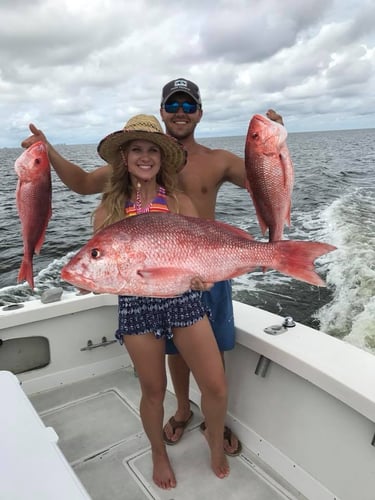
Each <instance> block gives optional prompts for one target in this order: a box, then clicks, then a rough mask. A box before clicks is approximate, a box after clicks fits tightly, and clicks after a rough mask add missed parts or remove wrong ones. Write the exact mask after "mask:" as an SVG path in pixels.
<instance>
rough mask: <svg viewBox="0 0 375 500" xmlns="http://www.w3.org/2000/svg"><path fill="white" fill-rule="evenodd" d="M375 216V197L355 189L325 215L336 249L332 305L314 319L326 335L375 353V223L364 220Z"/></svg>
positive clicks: (332, 262)
mask: <svg viewBox="0 0 375 500" xmlns="http://www.w3.org/2000/svg"><path fill="white" fill-rule="evenodd" d="M364 206H366V209H364ZM371 212H372V213H375V197H374V192H371V191H370V192H369V191H367V190H365V189H357V190H355V191H353V192H352V193H350V194H346V195H344V196H342V197H341V198H339V199H337V200H335V201H334V202H333V203H332V205H331V206H330V207H328V208H327V209H326V210H325V212H324V213H323V214H322V217H323V218H324V219H325V220H326V231H327V239H328V240H329V241H330V242H332V243H333V244H334V245H336V246H337V248H338V249H337V250H336V251H335V252H333V253H331V254H328V255H327V261H328V272H327V278H326V281H327V283H328V284H329V285H332V286H333V287H334V295H333V300H332V302H330V303H329V304H327V305H325V306H324V307H322V308H321V309H320V310H319V311H318V313H317V315H316V316H317V317H318V319H319V320H320V323H321V329H322V330H323V331H325V332H327V333H329V334H331V335H335V336H338V337H344V338H345V340H346V341H348V342H350V343H353V344H355V345H357V346H358V347H361V348H362V349H366V350H368V351H371V352H374V353H375V298H374V297H375V268H374V264H375V221H374V220H373V219H369V218H368V217H363V214H364V213H371Z"/></svg>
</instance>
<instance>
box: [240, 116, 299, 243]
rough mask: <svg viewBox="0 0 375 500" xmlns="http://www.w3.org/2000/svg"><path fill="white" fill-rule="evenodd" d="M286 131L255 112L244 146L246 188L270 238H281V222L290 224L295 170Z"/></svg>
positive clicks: (263, 230)
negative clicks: (287, 143)
mask: <svg viewBox="0 0 375 500" xmlns="http://www.w3.org/2000/svg"><path fill="white" fill-rule="evenodd" d="M286 138H287V131H286V128H285V127H284V126H283V125H281V124H280V123H276V122H275V121H272V120H269V119H268V118H266V117H265V116H261V115H254V116H253V117H252V119H251V120H250V123H249V129H248V132H247V137H246V145H245V166H246V173H247V189H248V191H249V193H250V195H251V197H252V200H253V203H254V206H255V210H256V214H257V217H258V221H259V225H260V228H261V230H262V232H263V234H265V232H266V231H267V229H268V230H269V241H271V242H272V241H278V240H282V239H283V231H284V225H285V224H287V225H288V226H290V209H291V197H292V190H293V183H294V171H293V165H292V161H291V159H290V154H289V150H288V147H287V145H286Z"/></svg>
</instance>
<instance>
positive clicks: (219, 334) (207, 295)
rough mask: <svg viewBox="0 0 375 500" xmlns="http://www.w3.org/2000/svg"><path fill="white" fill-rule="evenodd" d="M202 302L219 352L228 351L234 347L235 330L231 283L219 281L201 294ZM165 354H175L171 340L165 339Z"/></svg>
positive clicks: (175, 350) (175, 349)
mask: <svg viewBox="0 0 375 500" xmlns="http://www.w3.org/2000/svg"><path fill="white" fill-rule="evenodd" d="M202 301H203V304H204V307H205V308H206V310H209V311H210V315H209V320H210V323H211V327H212V330H213V331H214V335H215V339H216V342H217V345H218V346H219V350H220V351H221V352H223V351H230V350H231V349H233V348H234V345H235V328H234V315H233V302H232V282H231V281H230V280H228V281H219V282H218V283H215V285H214V286H213V287H212V288H211V289H210V290H208V291H206V292H203V294H202ZM165 349H166V353H167V354H177V353H178V350H177V348H176V346H175V345H174V343H173V339H170V340H169V339H167V342H166V347H165Z"/></svg>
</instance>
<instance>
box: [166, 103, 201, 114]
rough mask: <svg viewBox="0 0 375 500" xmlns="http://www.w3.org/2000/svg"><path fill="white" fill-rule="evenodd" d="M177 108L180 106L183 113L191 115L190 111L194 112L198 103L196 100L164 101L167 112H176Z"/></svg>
mask: <svg viewBox="0 0 375 500" xmlns="http://www.w3.org/2000/svg"><path fill="white" fill-rule="evenodd" d="M179 108H182V111H183V112H184V113H187V114H188V115H191V114H192V113H195V112H196V111H197V109H198V104H197V103H196V102H194V103H192V102H187V101H184V102H177V101H174V102H170V103H165V104H164V109H165V111H166V112H167V113H177V111H178V110H179Z"/></svg>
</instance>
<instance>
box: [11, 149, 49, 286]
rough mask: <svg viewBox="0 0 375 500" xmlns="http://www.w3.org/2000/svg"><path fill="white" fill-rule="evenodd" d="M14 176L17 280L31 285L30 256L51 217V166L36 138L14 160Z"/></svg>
mask: <svg viewBox="0 0 375 500" xmlns="http://www.w3.org/2000/svg"><path fill="white" fill-rule="evenodd" d="M14 168H15V170H16V173H17V175H18V184H17V190H16V201H17V210H18V214H19V217H20V220H21V226H22V239H23V254H24V255H23V260H22V263H21V267H20V270H19V273H18V281H22V280H27V282H28V283H29V285H30V287H31V288H34V277H33V255H34V253H37V254H38V253H39V252H40V249H41V247H42V245H43V242H44V236H45V232H46V229H47V225H48V221H49V219H50V218H51V214H52V208H51V198H52V195H51V191H52V190H51V167H50V164H49V160H48V154H47V148H46V145H45V144H44V143H43V142H41V141H39V142H36V143H35V144H33V145H31V146H30V147H29V148H28V149H26V151H24V152H23V153H22V154H21V156H19V157H18V158H17V159H16V162H15V165H14Z"/></svg>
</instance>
